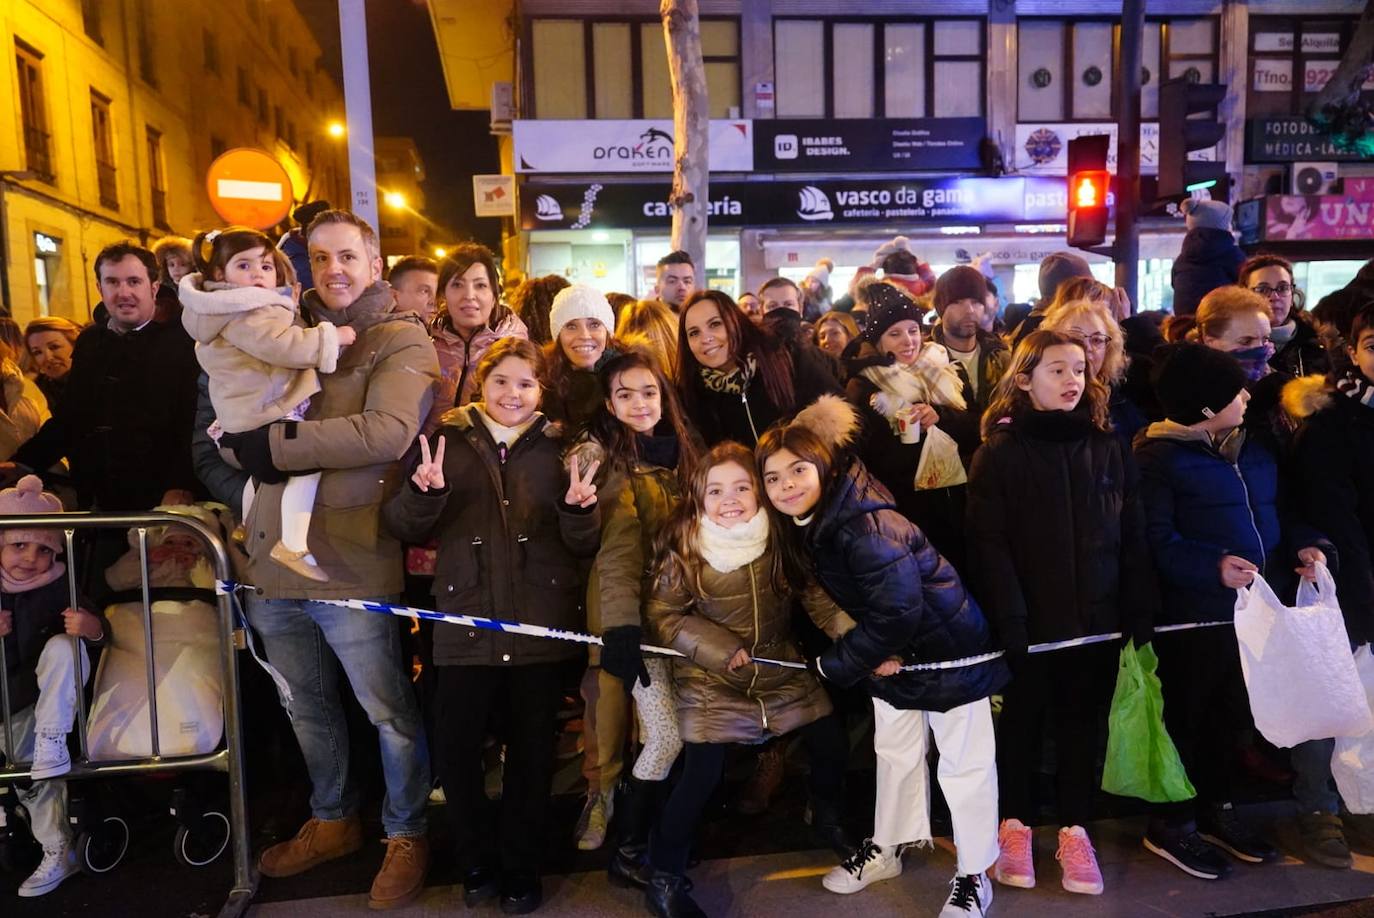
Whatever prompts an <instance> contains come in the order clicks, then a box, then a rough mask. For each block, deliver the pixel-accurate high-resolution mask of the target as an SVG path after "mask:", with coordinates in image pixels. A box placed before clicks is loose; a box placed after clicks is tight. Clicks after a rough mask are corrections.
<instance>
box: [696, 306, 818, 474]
mask: <svg viewBox="0 0 1374 918" xmlns="http://www.w3.org/2000/svg"><path fill="white" fill-rule="evenodd" d="M677 355H678V356H677V388H678V394H679V395H680V396H681V398H682V407H683V408H684V409H685V410H686V412H687V417H688V419H690V420H691V422H692V424H693V426H695V427H696V429H697V431H698V433H700V434H701V438H702V440H703V441H704V442H705V444H706V446H707V447H711V446H715V445H716V444H717V443H720V442H722V441H724V440H734V441H735V442H736V443H743V444H744V445H745V446H750V447H752V446H753V445H754V444H755V443H757V442H758V439H759V437H760V436H762V434H763V432H764V431H765V430H767V429H768V428H769V427H771V426H772V425H773V424H774V423H776V422H777V421H780V420H784V419H786V418H788V417H790V416H791V415H792V414H793V413H795V412H796V411H797V410H798V409H799V408H803V407H805V406H807V405H809V404H811V403H812V402H813V401H815V400H816V398H817V397H818V396H821V395H823V394H825V393H839V392H840V384H839V383H838V382H837V381H836V379H835V375H834V373H833V372H831V370H830V368H829V366H828V365H827V364H826V358H825V355H823V354H822V353H820V352H819V351H817V350H816V349H815V348H812V347H803V348H798V349H797V350H796V352H795V353H789V351H788V350H787V349H786V348H784V347H780V346H777V345H775V344H773V343H772V342H770V341H768V340H767V339H766V338H765V337H764V334H763V332H761V331H760V330H759V329H758V328H757V327H756V326H755V325H754V323H752V322H750V321H749V320H748V318H747V317H746V316H745V315H744V313H743V312H741V311H740V308H739V307H738V306H736V305H735V301H734V300H732V299H730V297H729V296H728V295H727V294H724V293H721V292H720V291H719V290H701V291H698V292H697V293H694V294H692V297H691V299H689V300H688V301H687V303H686V305H684V306H683V307H682V315H681V317H680V318H679V319H678V341H677Z"/></svg>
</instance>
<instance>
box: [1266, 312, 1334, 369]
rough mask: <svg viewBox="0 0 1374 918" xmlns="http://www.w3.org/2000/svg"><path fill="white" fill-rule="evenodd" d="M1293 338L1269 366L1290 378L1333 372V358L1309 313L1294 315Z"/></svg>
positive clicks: (1270, 359)
mask: <svg viewBox="0 0 1374 918" xmlns="http://www.w3.org/2000/svg"><path fill="white" fill-rule="evenodd" d="M1292 318H1293V323H1294V329H1293V337H1291V338H1289V339H1288V341H1287V342H1286V343H1285V344H1284V345H1283V346H1282V347H1280V348H1279V349H1278V350H1277V351H1275V353H1274V356H1273V357H1270V358H1269V365H1270V366H1271V367H1273V368H1274V369H1276V370H1278V371H1279V372H1281V373H1286V374H1287V375H1288V377H1289V378H1290V379H1291V378H1294V377H1298V376H1311V375H1312V374H1314V373H1327V372H1330V370H1331V357H1330V355H1329V354H1327V352H1326V348H1325V347H1323V346H1322V342H1321V338H1320V337H1319V336H1318V335H1317V329H1316V327H1315V326H1314V325H1313V324H1312V320H1311V319H1310V318H1308V317H1307V313H1304V312H1298V311H1296V310H1294V311H1293V313H1292Z"/></svg>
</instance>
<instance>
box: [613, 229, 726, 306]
mask: <svg viewBox="0 0 1374 918" xmlns="http://www.w3.org/2000/svg"><path fill="white" fill-rule="evenodd" d="M634 246H635V279H636V281H637V282H638V287H637V289H636V290H635V291H634V295H635V296H637V297H639V298H640V299H648V298H649V297H652V296H653V295H654V282H655V280H657V278H656V276H655V275H656V273H657V267H658V260H659V259H660V258H662V257H663V256H664V255H667V254H668V253H669V252H671V251H672V250H673V249H672V245H671V244H670V242H669V239H668V237H667V236H638V237H636V238H635V244H634ZM698 274H700V272H698ZM739 280H740V278H739V236H738V235H736V234H734V233H730V234H728V235H727V234H721V235H712V236H711V237H709V238H708V239H707V240H706V286H707V287H709V288H711V289H713V290H723V291H725V292H726V293H728V294H730V296H732V297H738V296H739Z"/></svg>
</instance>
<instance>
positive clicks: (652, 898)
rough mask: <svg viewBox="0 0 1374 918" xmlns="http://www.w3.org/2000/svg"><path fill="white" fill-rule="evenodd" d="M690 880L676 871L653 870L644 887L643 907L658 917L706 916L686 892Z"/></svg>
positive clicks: (689, 917) (688, 888)
mask: <svg viewBox="0 0 1374 918" xmlns="http://www.w3.org/2000/svg"><path fill="white" fill-rule="evenodd" d="M691 889H692V881H691V880H689V879H687V878H686V877H684V876H682V875H681V874H677V873H665V872H663V871H662V870H655V871H653V873H652V875H651V876H650V877H649V885H648V886H647V887H646V888H645V889H644V907H645V908H647V909H648V910H649V914H651V915H657V916H658V918H706V913H705V912H703V911H702V910H701V906H699V905H697V904H696V902H695V901H694V900H693V899H692V897H691V896H690V895H688V892H690V891H691Z"/></svg>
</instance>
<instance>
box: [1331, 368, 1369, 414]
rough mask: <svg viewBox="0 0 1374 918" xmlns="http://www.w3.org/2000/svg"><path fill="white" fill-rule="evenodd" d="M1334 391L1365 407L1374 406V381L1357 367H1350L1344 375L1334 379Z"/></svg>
mask: <svg viewBox="0 0 1374 918" xmlns="http://www.w3.org/2000/svg"><path fill="white" fill-rule="evenodd" d="M1336 391H1337V392H1339V393H1340V394H1341V395H1344V396H1345V397H1346V398H1353V399H1354V400H1355V401H1357V402H1359V403H1360V404H1361V405H1364V406H1365V407H1366V408H1374V382H1370V381H1369V379H1368V378H1366V377H1365V375H1364V374H1363V373H1361V372H1360V371H1359V368H1357V367H1351V368H1350V369H1349V370H1347V371H1346V374H1345V376H1343V377H1341V378H1340V379H1338V380H1336Z"/></svg>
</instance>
